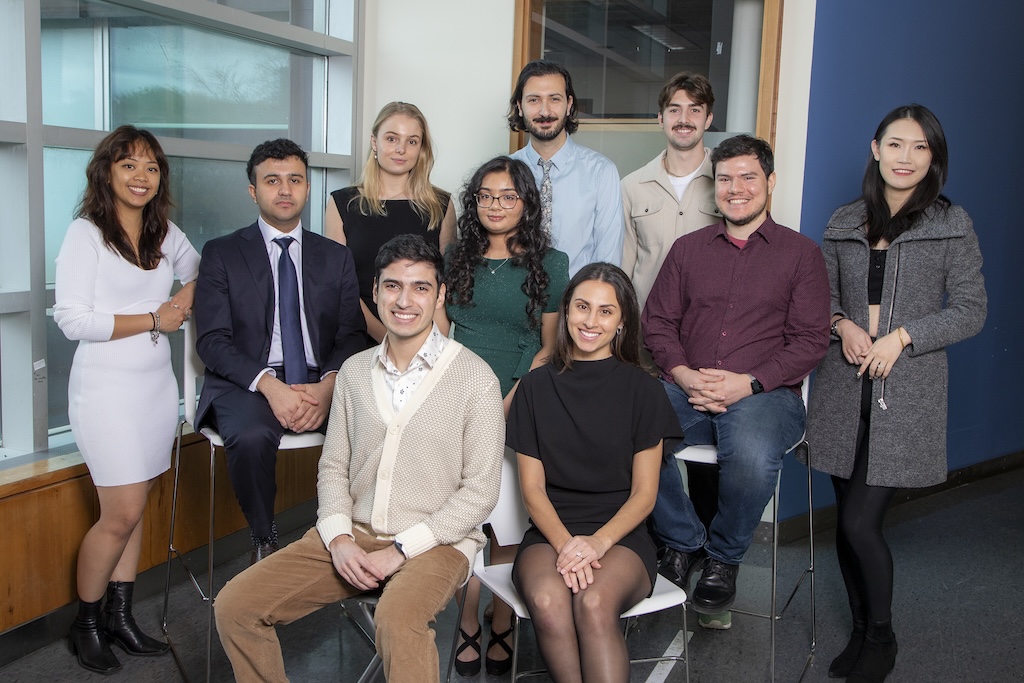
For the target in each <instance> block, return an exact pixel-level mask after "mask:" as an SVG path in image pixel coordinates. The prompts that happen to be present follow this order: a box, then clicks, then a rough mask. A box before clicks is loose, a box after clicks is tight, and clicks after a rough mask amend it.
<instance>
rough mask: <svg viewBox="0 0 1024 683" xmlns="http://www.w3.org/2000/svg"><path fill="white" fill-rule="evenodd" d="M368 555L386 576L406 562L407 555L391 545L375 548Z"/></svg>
mask: <svg viewBox="0 0 1024 683" xmlns="http://www.w3.org/2000/svg"><path fill="white" fill-rule="evenodd" d="M367 557H368V558H369V559H370V562H372V563H373V564H374V566H375V567H377V569H378V570H380V572H381V573H382V574H383V575H384V577H385V578H387V577H388V576H391V575H392V574H394V573H395V572H397V571H398V568H399V567H401V566H402V565H403V564H405V555H403V554H402V553H401V552H399V550H398V548H397V547H395V546H393V545H389V546H388V547H387V548H383V549H382V550H375V551H373V552H372V553H370V554H369V555H367Z"/></svg>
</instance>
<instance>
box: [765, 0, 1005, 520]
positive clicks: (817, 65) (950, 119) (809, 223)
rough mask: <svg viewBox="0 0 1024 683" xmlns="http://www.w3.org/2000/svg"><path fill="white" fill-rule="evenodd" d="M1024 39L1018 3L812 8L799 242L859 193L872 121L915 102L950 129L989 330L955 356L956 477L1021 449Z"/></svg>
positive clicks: (952, 455) (955, 185)
mask: <svg viewBox="0 0 1024 683" xmlns="http://www.w3.org/2000/svg"><path fill="white" fill-rule="evenodd" d="M1021 27H1024V4H1022V3H1007V2H996V1H995V0H977V1H976V2H971V3H964V2H961V1H959V0H900V1H899V2H893V1H892V0H858V1H857V2H837V1H835V0H822V1H819V2H818V3H817V15H816V18H815V31H814V56H813V61H812V63H811V91H810V105H809V112H808V132H807V156H806V167H805V174H804V195H803V196H804V200H803V207H802V209H803V211H802V219H801V222H802V225H801V228H800V229H801V232H803V233H804V234H806V235H808V236H810V237H811V238H812V239H814V240H817V241H819V242H820V241H821V236H822V233H823V232H824V228H825V223H826V221H827V220H828V218H829V216H830V215H831V213H832V211H833V210H834V209H835V208H836V207H837V206H839V205H841V204H845V203H847V202H849V201H852V200H853V199H855V198H856V197H857V196H858V195H859V193H860V182H861V178H862V176H863V173H864V167H865V164H866V162H867V159H868V154H869V151H870V150H869V147H868V146H869V144H870V142H871V136H872V135H873V134H874V131H875V127H876V126H877V125H878V122H879V121H880V120H881V119H882V118H883V117H884V116H885V114H886V113H888V112H889V111H890V110H891V109H893V108H895V107H896V106H899V105H901V104H906V103H910V102H918V103H920V104H923V105H925V106H927V107H928V108H929V109H931V110H932V111H933V112H935V114H936V116H938V118H939V120H940V121H941V122H942V125H943V128H944V129H945V132H946V138H947V141H948V143H949V157H950V164H949V170H950V173H949V181H948V183H947V185H946V188H945V194H946V195H947V196H948V197H949V198H950V199H951V200H952V201H953V202H954V203H957V204H960V205H962V206H963V207H964V208H965V209H966V210H967V212H968V213H969V214H970V216H971V217H972V218H973V220H974V228H975V230H976V231H977V233H978V237H979V240H980V242H981V250H982V254H983V256H984V259H985V264H984V267H983V269H982V272H983V274H984V275H985V284H986V287H987V289H988V297H989V310H988V321H987V322H986V324H985V329H984V330H983V331H982V332H981V334H979V335H978V336H976V337H974V338H972V339H969V340H967V341H965V342H961V343H960V344H957V345H955V346H953V347H951V348H950V349H949V365H950V387H949V434H948V460H949V468H950V469H951V470H952V469H957V468H960V467H964V466H967V465H971V464H974V463H978V462H982V461H984V460H989V459H991V458H995V457H998V456H1002V455H1006V454H1009V453H1014V452H1017V451H1021V450H1024V305H1022V302H1024V285H1022V281H1024V43H1022V41H1021V33H1020V29H1021ZM783 49H785V46H783ZM791 471H792V472H793V474H794V475H795V474H796V473H797V472H799V469H798V468H797V467H792V468H791ZM789 479H790V482H789V483H788V484H787V486H786V489H787V490H786V492H785V494H784V496H783V513H784V514H783V516H790V515H791V514H797V513H798V512H800V511H801V510H803V511H806V509H807V508H806V503H804V504H803V505H800V502H801V500H804V498H803V496H804V495H805V494H804V493H803V492H802V491H801V490H800V489H801V487H800V486H798V484H799V481H798V480H799V479H800V477H797V476H790V477H789ZM819 484H820V486H819ZM816 487H817V489H816V492H815V493H816V495H815V501H816V506H817V505H828V504H831V502H832V499H831V486H829V485H828V481H827V479H826V478H824V477H820V478H818V479H816ZM819 494H820V495H819Z"/></svg>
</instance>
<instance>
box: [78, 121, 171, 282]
mask: <svg viewBox="0 0 1024 683" xmlns="http://www.w3.org/2000/svg"><path fill="white" fill-rule="evenodd" d="M140 148H149V149H150V151H152V152H153V156H154V157H155V158H156V163H157V166H158V167H159V168H160V185H159V187H158V188H157V193H156V195H155V196H154V197H153V198H152V199H151V200H150V201H149V203H148V204H146V206H145V207H144V208H143V209H142V234H141V235H139V251H138V254H136V253H135V249H133V248H132V245H131V242H129V241H128V235H127V234H126V233H125V231H124V228H123V227H122V226H121V221H120V220H119V219H118V217H117V204H116V200H115V198H114V190H113V188H112V187H111V186H110V168H111V166H113V165H114V164H116V163H117V162H119V161H121V160H122V159H126V158H128V157H129V156H130V155H131V154H132V153H133V152H134V151H135V150H137V149H140ZM85 177H86V180H87V184H86V186H85V193H84V194H83V195H82V201H81V202H80V203H79V205H78V210H77V211H76V213H75V217H76V218H85V219H88V220H90V221H92V223H93V224H94V225H95V226H96V227H97V228H99V231H100V234H101V235H102V236H103V242H104V244H106V245H107V247H109V248H110V249H113V250H114V251H116V252H117V253H119V254H120V255H121V256H122V257H123V258H124V260H125V261H128V262H129V263H134V264H135V265H137V266H139V267H140V268H142V269H143V270H153V269H154V268H156V267H157V265H158V264H159V263H160V259H162V258H163V252H162V251H161V249H160V247H161V245H162V244H163V242H164V238H165V237H166V236H167V213H168V211H169V210H170V208H171V206H172V203H171V181H170V173H169V168H168V166H167V156H166V155H164V150H163V148H161V147H160V143H159V142H157V140H156V137H155V136H154V135H153V134H152V133H150V132H149V131H148V130H142V129H140V128H136V127H135V126H121V127H120V128H118V129H117V130H115V131H114V132H112V133H111V134H110V135H108V136H107V137H105V138H103V140H102V141H101V142H100V144H98V145H97V146H96V151H95V152H93V155H92V159H90V160H89V165H88V166H87V167H86V168H85Z"/></svg>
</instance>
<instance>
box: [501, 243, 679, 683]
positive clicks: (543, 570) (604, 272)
mask: <svg viewBox="0 0 1024 683" xmlns="http://www.w3.org/2000/svg"><path fill="white" fill-rule="evenodd" d="M639 320H640V312H639V309H638V307H637V301H636V294H635V293H634V291H633V287H632V285H631V284H630V282H629V279H628V277H626V274H625V273H623V272H622V270H620V269H619V268H617V267H616V266H613V265H611V264H607V263H595V264H591V265H588V266H586V267H584V268H583V269H581V270H580V271H579V272H578V273H577V274H576V276H575V277H573V279H572V281H571V282H570V283H569V286H568V288H567V289H566V290H565V294H564V295H563V297H562V305H561V307H560V310H559V327H558V341H557V345H556V349H555V355H554V356H553V358H552V359H551V362H549V363H548V364H546V365H543V366H541V367H539V368H537V369H536V370H533V371H531V372H530V373H529V374H527V375H526V376H525V377H523V378H522V380H521V381H520V386H519V390H518V391H517V392H516V395H515V397H514V398H513V400H512V407H511V410H510V413H509V422H508V432H507V437H506V438H507V443H508V445H509V447H511V448H512V449H513V450H515V451H516V453H517V454H518V455H517V458H518V462H519V475H520V482H521V485H522V489H523V500H524V501H525V503H526V508H527V510H528V511H529V513H530V518H531V522H532V526H531V528H530V529H529V530H528V531H527V532H526V535H525V536H524V538H523V542H522V545H521V546H520V549H519V554H518V555H517V557H516V561H515V568H514V570H513V578H514V580H515V584H516V588H517V589H518V591H519V593H520V595H522V596H523V599H524V600H525V602H526V604H527V607H528V609H529V610H530V617H531V619H532V620H533V623H534V629H535V630H536V633H537V642H538V644H539V646H540V651H541V655H542V656H543V658H544V661H545V664H546V665H547V667H548V669H549V672H550V675H551V678H552V679H553V680H555V681H558V682H561V681H581V680H586V681H626V680H629V656H628V653H627V651H626V642H625V637H624V636H623V633H622V631H621V629H620V628H619V615H620V614H621V613H622V612H624V611H625V610H627V609H629V608H630V607H631V606H633V605H635V604H636V603H637V602H639V601H640V600H642V599H643V598H644V597H646V596H648V595H650V593H651V591H652V589H653V586H654V580H655V572H656V560H655V547H654V543H653V541H652V540H651V537H650V535H649V534H648V532H647V528H646V525H645V524H644V520H645V519H646V518H647V515H648V514H650V512H651V510H652V509H653V508H654V500H655V497H656V496H657V492H658V475H659V472H660V468H661V462H662V457H663V451H662V440H663V439H664V438H666V437H679V436H681V434H680V433H679V422H678V420H676V419H675V413H674V412H673V411H672V408H671V406H670V405H669V402H668V398H667V397H666V396H665V392H664V391H663V390H662V389H661V385H660V384H659V383H658V381H657V380H656V379H655V378H654V377H652V376H651V375H649V374H647V373H646V372H645V371H644V370H642V369H641V367H640V327H639Z"/></svg>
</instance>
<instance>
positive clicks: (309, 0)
mask: <svg viewBox="0 0 1024 683" xmlns="http://www.w3.org/2000/svg"><path fill="white" fill-rule="evenodd" d="M210 1H211V2H215V3H217V4H218V5H224V6H225V7H233V8H235V9H240V10H243V11H246V12H249V13H250V14H258V15H259V16H261V17H266V18H267V19H273V20H274V21H283V22H284V23H286V24H291V25H293V26H300V27H302V28H308V29H310V30H312V31H322V28H321V27H322V26H323V25H324V23H325V22H324V11H325V10H326V7H327V0H210Z"/></svg>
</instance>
